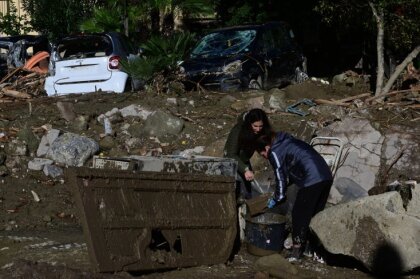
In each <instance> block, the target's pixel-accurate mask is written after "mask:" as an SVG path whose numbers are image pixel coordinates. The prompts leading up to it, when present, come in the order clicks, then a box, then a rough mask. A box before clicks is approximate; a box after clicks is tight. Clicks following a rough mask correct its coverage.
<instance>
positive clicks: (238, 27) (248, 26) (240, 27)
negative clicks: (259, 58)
mask: <svg viewBox="0 0 420 279" xmlns="http://www.w3.org/2000/svg"><path fill="white" fill-rule="evenodd" d="M271 26H285V27H287V28H288V26H289V25H288V24H287V23H286V22H284V21H271V22H267V23H263V24H244V25H236V26H229V27H223V28H218V29H215V30H212V31H210V32H208V34H210V33H216V32H221V31H231V30H232V31H234V30H246V29H263V28H267V27H271Z"/></svg>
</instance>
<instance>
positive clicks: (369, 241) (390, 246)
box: [310, 191, 420, 273]
mask: <svg viewBox="0 0 420 279" xmlns="http://www.w3.org/2000/svg"><path fill="white" fill-rule="evenodd" d="M411 202H413V201H411ZM310 226H311V229H312V230H313V231H314V232H315V234H316V235H317V236H318V238H319V239H320V241H321V243H322V244H323V246H324V247H325V249H327V251H329V252H330V253H333V254H342V255H347V256H351V257H354V258H355V259H357V260H359V261H360V262H362V263H363V264H364V265H365V266H366V268H368V269H369V270H371V271H374V272H378V273H388V272H392V273H401V272H407V271H410V270H413V269H415V268H418V267H420V253H419V251H420V233H419V232H420V219H418V218H415V217H412V216H409V215H407V214H406V211H405V209H404V207H403V202H402V199H401V196H400V195H399V193H398V192H395V191H394V192H388V193H384V194H381V195H377V196H369V197H365V198H360V199H358V200H356V201H351V202H348V203H344V204H340V205H336V206H332V207H329V208H327V209H325V210H324V211H321V212H320V213H319V214H317V215H316V216H315V217H314V218H313V219H312V221H311V225H310Z"/></svg>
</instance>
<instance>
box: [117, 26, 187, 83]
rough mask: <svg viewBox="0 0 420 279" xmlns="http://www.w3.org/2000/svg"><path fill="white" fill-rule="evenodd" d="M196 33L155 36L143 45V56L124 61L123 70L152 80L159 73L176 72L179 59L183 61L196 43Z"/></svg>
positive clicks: (168, 73)
mask: <svg viewBox="0 0 420 279" xmlns="http://www.w3.org/2000/svg"><path fill="white" fill-rule="evenodd" d="M194 43H195V38H194V35H193V34H191V33H188V32H185V33H175V34H173V35H172V36H170V37H162V36H153V37H152V38H150V39H149V40H148V41H147V42H146V43H144V44H143V45H142V46H141V47H142V49H143V50H144V53H143V55H142V56H141V57H139V58H136V59H133V60H130V61H122V62H121V64H122V67H123V70H124V71H126V72H127V73H128V74H130V75H131V76H133V77H135V78H137V79H142V80H145V81H146V82H150V81H151V79H152V78H153V77H154V76H155V75H156V74H158V73H162V72H165V73H166V74H167V76H170V75H171V74H174V73H175V72H176V70H177V66H178V63H179V61H182V59H184V57H185V56H186V54H187V53H188V51H189V50H190V48H191V47H192V46H193V45H194Z"/></svg>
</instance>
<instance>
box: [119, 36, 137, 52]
mask: <svg viewBox="0 0 420 279" xmlns="http://www.w3.org/2000/svg"><path fill="white" fill-rule="evenodd" d="M120 41H121V45H122V47H123V49H124V52H125V53H128V54H135V53H136V51H135V49H134V47H133V45H132V44H131V42H130V40H129V39H128V38H127V37H126V36H123V35H121V37H120Z"/></svg>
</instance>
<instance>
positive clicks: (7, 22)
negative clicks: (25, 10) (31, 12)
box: [0, 2, 31, 36]
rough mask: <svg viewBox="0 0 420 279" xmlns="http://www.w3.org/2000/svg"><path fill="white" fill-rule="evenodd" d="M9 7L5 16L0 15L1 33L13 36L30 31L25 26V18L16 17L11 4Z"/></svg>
mask: <svg viewBox="0 0 420 279" xmlns="http://www.w3.org/2000/svg"><path fill="white" fill-rule="evenodd" d="M9 7H10V10H9V12H8V13H7V14H0V30H1V31H2V33H4V34H6V35H10V36H14V35H20V34H24V33H27V32H29V31H30V30H31V29H30V27H29V26H27V24H26V23H27V17H26V16H24V15H22V16H19V15H18V13H17V9H16V6H15V4H14V3H13V2H10V3H9Z"/></svg>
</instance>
